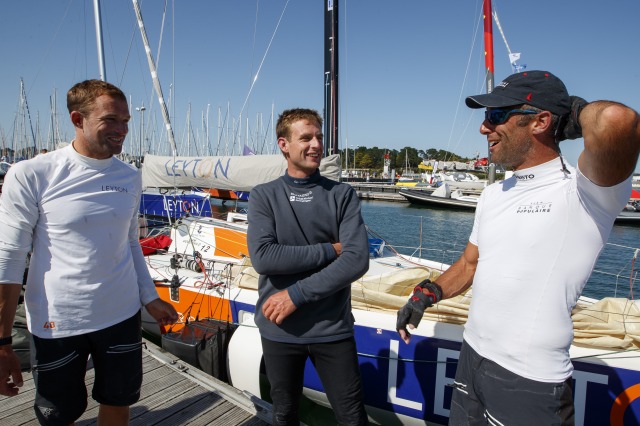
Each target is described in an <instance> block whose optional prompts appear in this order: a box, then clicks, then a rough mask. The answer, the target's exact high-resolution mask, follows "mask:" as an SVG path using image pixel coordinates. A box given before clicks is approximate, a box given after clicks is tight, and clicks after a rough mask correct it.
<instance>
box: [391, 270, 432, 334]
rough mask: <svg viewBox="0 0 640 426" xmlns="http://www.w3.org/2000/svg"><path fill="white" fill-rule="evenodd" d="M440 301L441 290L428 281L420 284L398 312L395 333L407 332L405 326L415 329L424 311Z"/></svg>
mask: <svg viewBox="0 0 640 426" xmlns="http://www.w3.org/2000/svg"><path fill="white" fill-rule="evenodd" d="M440 300H442V288H441V287H440V286H439V285H438V284H436V283H432V282H431V281H430V280H428V279H427V280H424V281H422V282H420V283H419V284H418V285H417V286H416V287H415V288H414V289H413V294H412V295H411V297H409V301H408V302H407V303H406V305H404V306H403V307H402V309H400V310H399V311H398V321H397V322H396V331H400V330H404V331H405V332H406V333H407V334H408V335H411V334H410V333H409V331H408V330H407V324H411V325H413V326H414V327H417V326H418V324H420V320H421V319H422V315H424V311H425V309H427V308H429V307H431V306H432V305H433V304H434V303H438V302H439V301H440Z"/></svg>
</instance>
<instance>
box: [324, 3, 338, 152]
mask: <svg viewBox="0 0 640 426" xmlns="http://www.w3.org/2000/svg"><path fill="white" fill-rule="evenodd" d="M324 3H325V4H324V6H325V11H324V114H325V115H324V125H325V131H324V141H325V142H324V154H325V156H326V155H332V154H337V153H338V0H325V2H324Z"/></svg>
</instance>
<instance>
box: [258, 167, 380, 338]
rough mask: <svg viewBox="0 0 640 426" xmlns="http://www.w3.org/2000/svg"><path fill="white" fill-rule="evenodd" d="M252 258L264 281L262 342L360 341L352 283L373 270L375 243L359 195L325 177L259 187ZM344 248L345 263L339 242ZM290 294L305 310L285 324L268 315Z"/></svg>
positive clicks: (260, 299) (261, 291) (284, 180)
mask: <svg viewBox="0 0 640 426" xmlns="http://www.w3.org/2000/svg"><path fill="white" fill-rule="evenodd" d="M248 219H249V230H248V233H247V241H248V245H249V255H250V256H251V262H252V264H253V267H254V268H255V270H256V271H257V272H258V273H259V274H260V280H259V287H258V294H259V296H258V303H257V305H256V317H255V320H256V324H257V325H258V328H259V329H260V334H261V335H262V337H264V338H266V339H269V340H273V341H277V342H288V343H300V344H307V343H323V342H331V341H336V340H341V339H345V338H348V337H351V336H353V323H354V319H353V315H352V314H351V283H352V282H353V281H355V280H357V279H358V278H360V277H361V276H362V275H364V273H365V272H367V269H368V268H369V245H368V244H369V243H368V239H367V232H366V229H365V226H364V221H363V220H362V215H361V214H360V202H359V200H358V197H357V195H356V192H355V191H354V190H353V188H352V187H351V186H349V185H346V184H341V183H339V182H335V181H332V180H330V179H327V178H324V177H322V176H320V173H319V172H318V171H316V173H315V174H313V175H312V176H310V177H308V178H305V179H297V178H292V177H290V176H289V175H288V174H285V175H284V176H282V177H280V178H278V179H276V180H274V181H272V182H269V183H266V184H263V185H258V186H256V187H255V188H254V189H253V191H251V197H250V200H249V213H248ZM336 242H340V243H341V244H342V253H341V255H340V256H339V257H338V256H336V253H335V250H334V249H333V247H332V245H331V244H332V243H336ZM285 289H286V290H287V291H288V293H289V297H290V298H291V300H292V301H293V303H294V304H295V305H296V307H297V309H296V310H295V311H294V312H293V313H292V314H291V315H290V316H289V317H287V318H285V320H284V321H283V322H282V324H281V325H277V324H275V323H272V322H270V321H269V320H268V319H266V318H265V317H264V315H263V314H262V305H263V304H264V302H265V301H266V300H267V299H268V298H269V296H271V295H273V294H275V293H277V292H279V291H281V290H285Z"/></svg>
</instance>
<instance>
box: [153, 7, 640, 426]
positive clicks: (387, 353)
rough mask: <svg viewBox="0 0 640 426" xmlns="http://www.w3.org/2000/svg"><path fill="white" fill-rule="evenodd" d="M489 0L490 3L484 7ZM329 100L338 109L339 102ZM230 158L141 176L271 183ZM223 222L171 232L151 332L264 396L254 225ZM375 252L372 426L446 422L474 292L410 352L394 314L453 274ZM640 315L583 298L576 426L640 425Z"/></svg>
mask: <svg viewBox="0 0 640 426" xmlns="http://www.w3.org/2000/svg"><path fill="white" fill-rule="evenodd" d="M485 3H488V4H489V5H490V3H489V1H488V0H485ZM325 5H326V10H328V11H330V12H331V13H329V15H330V16H331V15H332V14H336V16H331V18H332V19H337V6H338V3H337V2H336V1H335V0H334V1H331V0H329V1H327V3H326V4H325ZM488 16H489V18H488V19H491V18H490V16H491V15H490V14H489V15H488ZM328 26H329V27H331V26H330V25H328ZM336 36H337V33H335V32H334V33H332V35H331V37H334V38H333V43H337V39H336V38H335V37H336ZM330 93H332V94H335V93H334V92H333V91H330ZM327 98H329V99H330V100H331V102H332V105H333V106H334V107H335V106H337V98H336V97H334V96H327ZM331 126H332V127H331V128H330V129H334V128H335V127H333V126H334V124H331ZM326 134H329V132H326ZM330 157H331V156H330V155H329V156H328V158H330ZM156 160H157V161H156ZM234 160H235V159H233V158H225V157H219V158H212V159H206V158H179V159H174V158H173V157H168V158H167V157H165V158H154V157H152V156H149V157H148V158H147V159H145V166H144V167H143V179H151V177H149V176H144V173H146V172H145V168H146V167H147V165H149V171H148V173H149V175H153V174H156V173H157V174H158V176H157V179H158V180H159V179H165V180H166V183H167V184H172V183H173V182H175V180H176V179H181V180H182V179H185V180H186V181H187V182H189V183H191V184H194V185H195V186H205V185H203V183H205V182H208V179H213V178H220V179H222V181H223V182H224V180H225V179H226V180H230V179H231V178H233V179H234V180H235V179H238V180H241V181H243V182H245V184H246V186H244V188H246V189H249V190H250V188H251V185H253V184H255V181H251V179H256V180H261V179H272V178H273V177H272V176H271V175H268V174H265V175H263V176H256V174H255V173H250V172H248V171H246V170H245V171H242V172H240V171H238V170H239V168H240V167H241V166H237V167H238V168H236V165H235V161H234ZM243 160H246V158H243ZM237 161H240V160H239V159H238V160H237ZM337 164H338V166H339V162H338V163H337ZM281 167H282V166H281ZM283 170H284V167H282V168H281V169H280V173H281V172H282V171H283ZM338 170H339V168H338ZM223 172H224V173H223ZM323 173H324V172H323ZM154 179H156V177H154ZM203 180H204V182H203ZM247 180H249V182H247ZM218 184H219V183H216V185H218ZM220 184H222V183H220ZM228 184H229V185H231V184H233V185H234V187H238V185H241V183H240V182H231V181H229V182H228ZM220 222H221V221H219V220H215V219H214V218H201V217H196V216H187V217H183V218H181V219H180V220H178V221H176V222H174V223H173V224H172V227H171V234H170V236H171V238H172V243H171V246H170V247H169V249H168V250H166V251H159V252H157V253H156V254H153V255H150V256H148V257H147V264H148V268H149V271H150V272H151V274H152V276H153V278H154V280H155V282H156V287H157V289H158V292H159V294H160V296H161V297H162V298H163V299H164V300H167V301H169V302H170V303H172V304H173V305H174V306H175V307H176V309H177V310H178V312H179V313H180V316H181V321H180V323H179V324H177V325H175V326H171V327H159V326H157V324H156V323H155V322H154V321H152V320H151V319H150V318H149V317H148V316H146V315H145V318H144V320H143V327H144V329H145V330H146V331H148V332H150V333H153V334H156V335H157V336H161V340H162V344H163V347H165V348H166V349H167V350H169V351H170V352H171V353H173V354H174V355H176V356H179V357H180V358H181V359H183V360H185V361H186V362H188V363H190V364H191V365H194V366H196V367H197V368H200V369H202V370H204V371H207V372H208V373H209V374H212V375H214V376H216V377H218V378H220V379H222V380H226V381H228V382H229V383H231V384H232V385H233V386H235V387H236V388H238V389H239V390H241V391H242V392H244V393H247V394H251V395H253V396H255V397H256V398H268V389H267V388H265V386H264V374H263V373H264V369H263V362H262V353H261V343H260V334H259V332H258V329H257V328H256V326H255V322H254V319H253V317H254V314H255V306H256V302H257V298H258V291H257V278H258V275H257V273H256V272H255V270H254V269H253V268H252V267H251V259H250V258H249V257H248V250H247V248H246V230H247V226H248V225H247V223H246V222H245V221H243V220H231V221H227V222H226V223H225V225H224V226H223V225H222V224H221V223H220ZM369 243H370V244H369V246H370V250H369V251H370V268H369V271H368V273H367V275H365V276H364V277H363V278H362V279H360V280H358V281H356V282H354V283H353V285H352V289H351V295H352V305H353V315H354V318H355V338H356V344H357V348H358V355H359V361H360V368H361V371H362V377H363V384H364V389H365V404H366V409H367V412H368V414H369V416H370V419H371V420H372V422H374V423H378V424H384V425H399V424H403V425H413V424H415V425H424V424H425V422H428V423H429V424H447V422H448V415H449V409H450V398H451V393H452V388H451V385H452V383H453V378H454V376H455V366H456V362H457V359H458V356H459V352H460V347H461V342H462V333H463V325H464V322H465V321H466V314H467V311H468V307H469V302H470V299H471V298H472V297H473V295H472V290H470V291H468V292H467V293H465V294H463V295H460V296H458V297H457V298H453V299H449V300H446V301H442V302H440V303H438V304H437V305H436V306H434V307H433V308H431V309H429V310H427V312H426V314H425V316H424V318H423V320H422V322H421V324H420V327H419V328H418V329H417V330H415V332H414V333H413V338H412V340H411V343H410V344H409V345H405V344H404V343H401V342H400V339H399V336H398V334H397V332H396V330H395V325H396V311H397V309H399V308H400V307H401V306H403V305H404V303H405V302H406V300H407V298H408V296H409V294H410V293H411V292H412V291H413V288H414V286H415V285H416V283H418V282H420V281H421V280H423V279H425V278H430V279H435V278H436V277H437V276H438V275H439V274H440V273H442V272H443V271H444V270H446V269H447V267H448V265H447V264H445V263H443V262H438V261H434V260H428V259H422V258H420V257H418V256H415V255H414V256H405V255H399V254H398V253H397V252H396V251H395V250H394V249H393V247H390V246H389V245H388V244H387V243H386V242H385V241H384V240H383V239H380V238H376V237H375V235H372V236H371V238H370V241H369ZM432 256H433V255H432ZM616 305H617V306H616ZM614 308H615V309H614ZM639 317H640V304H639V303H638V302H634V301H630V300H626V299H603V300H595V299H588V298H581V299H580V303H579V306H578V308H577V309H576V311H575V313H574V324H575V330H576V331H575V335H576V340H575V342H574V344H573V345H572V347H571V348H570V353H571V356H572V359H574V366H575V373H574V381H575V386H574V394H575V407H576V424H577V425H583V424H614V425H623V424H625V423H624V422H625V421H626V422H627V424H629V423H628V422H629V421H631V423H633V422H634V421H635V422H636V423H637V421H638V419H640V407H639V406H638V404H637V403H634V401H635V400H637V399H638V398H640V354H639V353H638V351H637V349H638V348H639V347H640V330H639V325H638V318H639ZM597 331H600V332H599V333H598V332H597ZM606 345H608V346H606ZM304 395H305V396H307V397H308V398H310V399H311V400H313V401H316V402H317V403H319V404H322V405H328V401H327V398H326V395H325V394H324V391H323V387H322V384H321V383H320V381H319V379H318V377H317V375H316V374H315V372H314V370H313V368H309V369H307V371H306V374H305V378H304Z"/></svg>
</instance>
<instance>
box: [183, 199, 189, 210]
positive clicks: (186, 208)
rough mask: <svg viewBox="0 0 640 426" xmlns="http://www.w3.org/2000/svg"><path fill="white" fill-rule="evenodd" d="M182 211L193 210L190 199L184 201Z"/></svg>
mask: <svg viewBox="0 0 640 426" xmlns="http://www.w3.org/2000/svg"><path fill="white" fill-rule="evenodd" d="M182 211H183V212H190V211H191V203H190V202H189V200H184V201H182Z"/></svg>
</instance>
